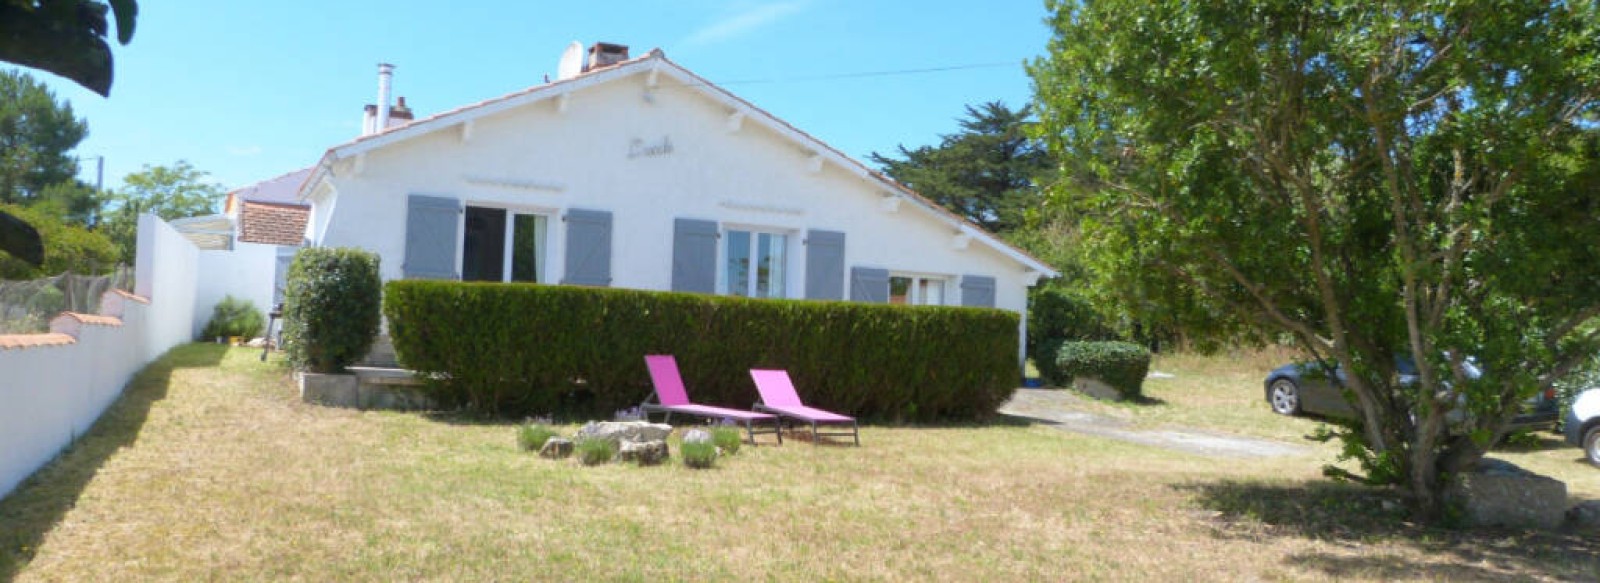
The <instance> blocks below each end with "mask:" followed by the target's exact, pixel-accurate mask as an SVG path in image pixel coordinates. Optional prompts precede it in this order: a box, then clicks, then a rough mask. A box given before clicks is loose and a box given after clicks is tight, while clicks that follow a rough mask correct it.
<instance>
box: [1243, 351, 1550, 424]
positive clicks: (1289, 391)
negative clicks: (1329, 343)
mask: <svg viewBox="0 0 1600 583" xmlns="http://www.w3.org/2000/svg"><path fill="white" fill-rule="evenodd" d="M1462 366H1463V367H1465V370H1464V371H1463V372H1465V373H1466V374H1467V376H1469V377H1472V378H1477V377H1479V376H1481V375H1482V374H1483V373H1482V371H1480V370H1478V367H1477V366H1475V365H1473V364H1472V363H1471V362H1467V363H1463V365H1462ZM1395 372H1396V373H1398V374H1399V377H1400V378H1399V381H1400V383H1401V384H1402V385H1407V384H1411V383H1415V382H1417V367H1416V365H1414V364H1412V363H1411V361H1410V360H1409V359H1405V358H1397V359H1395ZM1347 378H1348V377H1347V376H1346V375H1345V372H1344V371H1343V370H1342V369H1340V368H1339V365H1338V364H1336V363H1318V362H1309V363H1293V364H1286V365H1283V366H1280V367H1278V368H1275V369H1273V370H1272V372H1270V373H1267V379H1266V382H1265V383H1264V385H1265V388H1266V397H1267V404H1268V405H1271V406H1272V410H1273V411H1274V412H1276V413H1278V414H1280V415H1299V414H1302V413H1306V414H1311V415H1321V416H1324V417H1338V418H1341V419H1354V418H1356V417H1357V413H1356V408H1355V406H1353V405H1352V404H1351V403H1350V402H1349V401H1346V400H1345V398H1344V391H1342V390H1340V386H1342V385H1343V383H1344V382H1345V380H1346V379H1347ZM1335 379H1337V380H1335ZM1559 417H1560V411H1559V410H1558V406H1557V403H1556V399H1555V392H1554V390H1553V389H1552V390H1547V391H1545V392H1544V393H1542V394H1539V395H1535V396H1534V397H1533V398H1531V399H1528V400H1527V401H1525V402H1524V403H1523V407H1522V413H1521V414H1519V415H1517V416H1516V417H1515V418H1513V419H1512V420H1511V429H1545V430H1551V429H1554V428H1555V426H1556V420H1557V419H1558V418H1559Z"/></svg>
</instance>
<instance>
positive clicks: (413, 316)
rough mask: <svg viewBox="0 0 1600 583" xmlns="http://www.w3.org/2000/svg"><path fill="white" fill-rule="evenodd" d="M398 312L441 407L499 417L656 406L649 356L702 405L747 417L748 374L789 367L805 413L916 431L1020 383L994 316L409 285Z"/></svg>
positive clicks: (1002, 316)
mask: <svg viewBox="0 0 1600 583" xmlns="http://www.w3.org/2000/svg"><path fill="white" fill-rule="evenodd" d="M384 314H385V315H386V316H387V317H388V319H389V334H390V337H391V338H392V339H393V341H394V346H395V351H396V353H397V354H398V356H399V357H400V361H401V362H402V363H404V364H405V366H406V367H407V368H410V369H412V370H415V371H417V372H419V373H421V376H423V377H426V378H430V379H432V381H431V385H430V387H429V390H430V391H431V392H432V393H433V397H434V398H435V399H438V400H439V401H440V402H442V403H445V404H447V405H465V406H469V407H471V408H474V409H477V410H480V411H485V412H493V413H499V414H511V415H524V414H530V413H544V412H549V411H562V412H564V413H568V414H573V415H605V416H609V415H610V413H611V412H613V411H616V410H618V409H622V408H626V407H629V406H632V405H635V404H638V403H639V402H640V401H642V400H644V398H645V397H646V396H648V395H650V394H652V389H651V385H650V380H649V375H648V374H647V372H646V368H645V364H644V358H643V357H644V355H647V354H673V355H675V356H676V357H677V361H678V366H679V369H680V370H681V372H682V374H683V376H684V381H685V383H686V385H687V386H688V388H689V394H690V396H691V397H692V398H693V399H694V400H695V401H698V402H704V403H716V404H722V405H728V406H748V405H749V404H751V403H753V402H754V401H755V396H756V393H755V388H754V386H753V385H752V384H751V381H750V373H749V371H750V369H751V368H783V369H787V370H788V371H789V374H790V375H791V376H792V377H793V379H794V381H795V384H796V386H797V387H799V388H800V390H801V391H802V394H803V395H804V398H805V400H806V402H807V404H811V405H814V406H817V407H821V408H824V409H829V410H834V411H840V412H846V413H851V414H854V415H856V416H864V417H876V418H896V417H900V418H902V419H905V420H910V421H928V420H939V419H973V418H981V417H984V416H987V415H990V414H992V413H993V412H994V410H995V408H996V407H998V406H999V405H1000V404H1001V403H1002V402H1004V401H1005V399H1006V398H1008V397H1009V396H1010V395H1011V392H1012V390H1014V389H1015V388H1016V386H1017V381H1018V379H1019V378H1020V377H1021V374H1020V371H1019V370H1018V367H1017V364H1018V363H1017V342H1018V340H1017V324H1018V322H1017V315H1016V314H1015V313H1012V312H1007V311H1003V310H995V309H977V308H957V307H936V306H916V307H907V306H891V305H882V304H865V303H856V302H818V301H801V300H754V299H746V298H734V297H722V296H707V295H701V294H684V293H662V292H646V291H636V290H621V289H596V288H579V287H566V286H544V285H534V284H499V283H477V282H466V283H463V282H443V281H420V280H402V281H391V282H389V283H388V284H387V286H386V287H385V293H384ZM913 405H914V407H912V406H913ZM913 411H914V413H913Z"/></svg>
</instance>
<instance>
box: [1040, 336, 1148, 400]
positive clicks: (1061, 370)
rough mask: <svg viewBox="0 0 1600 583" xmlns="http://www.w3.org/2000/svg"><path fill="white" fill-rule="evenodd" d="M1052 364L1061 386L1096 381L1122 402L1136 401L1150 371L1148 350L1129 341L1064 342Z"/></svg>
mask: <svg viewBox="0 0 1600 583" xmlns="http://www.w3.org/2000/svg"><path fill="white" fill-rule="evenodd" d="M1055 363H1056V369H1057V371H1056V372H1057V374H1058V375H1060V380H1061V382H1062V384H1065V383H1070V382H1072V380H1073V379H1074V378H1077V377H1088V378H1094V379H1099V380H1100V381H1101V382H1103V383H1105V384H1107V385H1109V386H1111V388H1113V389H1116V390H1117V393H1118V394H1120V395H1122V397H1123V398H1124V399H1136V398H1139V397H1140V396H1141V394H1142V390H1143V387H1144V377H1145V375H1146V374H1148V373H1149V372H1150V351H1149V350H1148V349H1146V348H1145V347H1143V346H1140V345H1138V344H1133V343H1131V342H1063V343H1061V347H1060V348H1059V349H1057V350H1056V357H1055Z"/></svg>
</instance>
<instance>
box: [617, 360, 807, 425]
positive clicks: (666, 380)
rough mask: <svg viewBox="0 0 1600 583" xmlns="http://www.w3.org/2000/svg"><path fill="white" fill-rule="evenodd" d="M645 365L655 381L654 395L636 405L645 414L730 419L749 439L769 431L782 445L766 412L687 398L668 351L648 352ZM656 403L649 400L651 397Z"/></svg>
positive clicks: (681, 380)
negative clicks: (766, 425) (769, 426)
mask: <svg viewBox="0 0 1600 583" xmlns="http://www.w3.org/2000/svg"><path fill="white" fill-rule="evenodd" d="M644 364H645V367H647V368H649V369H650V382H651V384H653V385H655V389H656V392H655V395H653V396H651V397H646V398H645V401H644V402H643V403H640V404H639V409H640V410H641V411H644V413H645V415H646V417H647V418H648V416H649V414H650V413H665V414H666V419H665V420H666V421H671V420H672V414H673V413H681V414H684V415H693V416H696V417H704V418H707V419H733V420H735V421H738V422H739V423H740V424H742V425H744V428H745V431H747V432H749V434H750V443H752V444H754V443H755V442H756V434H757V433H771V434H773V435H776V436H778V445H783V434H782V433H779V432H778V417H777V416H775V415H769V414H767V413H756V412H752V411H744V410H740V409H728V408H726V407H713V406H711V405H696V404H694V403H691V402H689V394H688V392H686V391H685V390H684V388H683V377H682V376H681V375H679V374H678V361H677V359H675V358H673V357H672V355H670V354H651V355H648V356H645V357H644ZM652 398H653V399H655V400H656V402H655V403H651V402H650V400H651V399H652ZM758 421H759V422H762V423H768V422H770V423H772V429H770V430H763V431H756V429H755V424H756V422H758Z"/></svg>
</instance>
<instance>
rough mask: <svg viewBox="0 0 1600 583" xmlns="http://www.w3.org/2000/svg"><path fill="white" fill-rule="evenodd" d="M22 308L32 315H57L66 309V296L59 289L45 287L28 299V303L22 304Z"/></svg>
mask: <svg viewBox="0 0 1600 583" xmlns="http://www.w3.org/2000/svg"><path fill="white" fill-rule="evenodd" d="M24 307H25V309H26V310H27V311H28V312H29V313H33V314H40V315H54V314H59V313H61V311H62V310H65V309H66V308H67V294H65V293H62V292H61V288H58V287H56V286H53V285H47V286H44V287H41V288H39V292H38V293H35V294H33V296H32V297H30V298H28V303H27V304H24Z"/></svg>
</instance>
